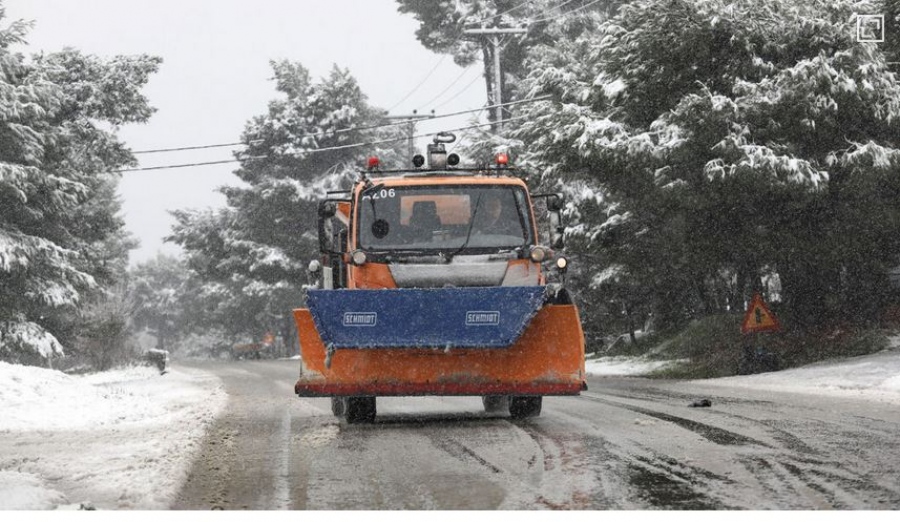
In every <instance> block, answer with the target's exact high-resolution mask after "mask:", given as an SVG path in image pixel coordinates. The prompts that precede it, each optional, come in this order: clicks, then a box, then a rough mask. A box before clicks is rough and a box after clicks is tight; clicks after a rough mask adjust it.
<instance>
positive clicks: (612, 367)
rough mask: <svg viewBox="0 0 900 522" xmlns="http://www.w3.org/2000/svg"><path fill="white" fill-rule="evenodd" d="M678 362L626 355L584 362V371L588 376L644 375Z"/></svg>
mask: <svg viewBox="0 0 900 522" xmlns="http://www.w3.org/2000/svg"><path fill="white" fill-rule="evenodd" d="M677 362H678V361H658V360H650V359H646V358H643V357H629V356H626V355H621V356H613V357H599V358H597V359H588V360H587V361H585V363H584V366H585V371H587V373H588V375H606V376H615V375H634V376H639V375H645V374H648V373H650V372H652V371H654V370H658V369H660V368H663V367H666V366H669V365H671V364H676V363H677Z"/></svg>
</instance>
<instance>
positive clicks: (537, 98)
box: [132, 95, 550, 155]
mask: <svg viewBox="0 0 900 522" xmlns="http://www.w3.org/2000/svg"><path fill="white" fill-rule="evenodd" d="M549 97H550V96H549V95H546V96H537V97H534V98H526V99H524V100H516V101H511V102H506V103H501V104H497V105H488V106H485V107H481V108H478V109H467V110H464V111H456V112H450V113H447V114H438V115H435V116H431V117H430V118H431V119H439V118H450V117H453V116H460V115H462V114H469V113H472V112H480V111H482V110H484V109H494V108H497V107H505V106H508V105H518V104H522V103H531V102H535V101H540V100H545V99H547V98H549ZM406 123H407V122H406V121H398V122H394V123H379V124H376V125H363V126H361V127H348V128H346V129H337V130H335V131H332V132H331V134H343V133H346V132H352V131H361V130H371V129H380V128H386V127H397V126H400V125H406ZM327 134H328V132H325V131H323V132H316V133H310V134H304V135H302V136H298V138H299V139H302V138H316V137H320V136H324V135H327ZM262 141H263V140H250V142H249V143H251V144H252V143H261V142H262ZM245 145H247V144H246V143H240V142H238V143H218V144H213V145H194V146H189V147H173V148H166V149H152V150H138V151H134V152H132V154H135V155H137V154H153V153H158V152H175V151H185V150H199V149H214V148H222V147H236V146H245Z"/></svg>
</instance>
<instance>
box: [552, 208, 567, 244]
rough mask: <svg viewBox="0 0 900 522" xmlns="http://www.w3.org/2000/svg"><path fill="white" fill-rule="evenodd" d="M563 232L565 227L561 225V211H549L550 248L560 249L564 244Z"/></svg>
mask: <svg viewBox="0 0 900 522" xmlns="http://www.w3.org/2000/svg"><path fill="white" fill-rule="evenodd" d="M563 232H565V227H563V225H562V213H561V212H560V211H559V210H553V211H550V248H553V249H554V250H562V248H563V247H564V246H565V240H564V239H563Z"/></svg>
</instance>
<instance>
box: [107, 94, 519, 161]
mask: <svg viewBox="0 0 900 522" xmlns="http://www.w3.org/2000/svg"><path fill="white" fill-rule="evenodd" d="M484 109H487V107H485V108H484ZM484 109H479V110H484ZM526 117H527V116H515V117H512V118H507V119H505V120H501V121H491V122H487V123H477V124H474V125H468V126H466V127H457V128H455V129H446V130H445V131H444V132H458V131H464V130H468V129H475V128H478V127H487V126H488V125H498V124H504V123H509V122H512V121H518V120H522V119H525V118H526ZM431 135H432V133H428V134H417V135H415V136H412V137H413V138H414V139H415V138H427V137H428V136H431ZM408 139H409V136H403V137H401V138H387V139H383V140H375V141H367V142H362V143H350V144H347V145H336V146H334V147H324V148H321V149H310V150H307V151H304V152H303V153H301V155H304V156H305V155H307V154H318V153H320V152H329V151H335V150H346V149H355V148H358V147H369V146H372V145H383V144H386V143H396V142H398V141H406V140H408ZM265 158H268V156H250V157H248V158H243V159H233V160H221V161H203V162H198V163H181V164H177V165H159V166H155V167H138V168H133V169H122V170H116V171H113V172H115V173H120V174H125V173H128V172H142V171H147V170H163V169H179V168H185V167H200V166H205V165H221V164H224V163H238V162H240V161H244V160H246V159H265Z"/></svg>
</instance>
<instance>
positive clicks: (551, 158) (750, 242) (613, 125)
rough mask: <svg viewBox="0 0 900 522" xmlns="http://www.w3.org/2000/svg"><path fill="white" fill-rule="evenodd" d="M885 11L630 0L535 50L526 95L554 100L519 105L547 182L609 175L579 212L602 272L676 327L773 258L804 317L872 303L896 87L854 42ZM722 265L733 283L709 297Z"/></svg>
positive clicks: (889, 219)
mask: <svg viewBox="0 0 900 522" xmlns="http://www.w3.org/2000/svg"><path fill="white" fill-rule="evenodd" d="M878 9H879V5H878V4H877V3H874V2H871V3H869V2H851V1H843V0H842V1H835V2H829V3H822V2H795V1H789V0H766V1H763V2H751V1H727V2H726V1H724V0H704V1H700V2H695V1H686V0H636V1H634V2H631V3H629V4H626V5H624V6H622V7H621V8H620V9H619V11H618V14H617V15H616V16H615V17H613V18H612V19H610V20H609V21H607V22H605V23H604V24H603V25H602V26H601V27H600V29H599V30H598V31H595V32H594V31H591V32H584V33H582V35H581V36H580V37H579V38H576V39H573V40H571V41H569V42H565V43H564V44H563V45H556V46H543V47H540V46H539V47H536V48H535V49H534V50H533V52H532V53H531V55H530V61H529V62H528V67H527V68H528V69H529V70H531V71H532V73H531V75H530V76H529V78H528V85H529V92H530V94H533V95H536V94H550V95H552V96H553V99H552V100H548V101H546V102H540V103H535V104H532V105H529V106H528V107H527V109H525V110H527V111H528V112H527V123H526V124H524V125H523V126H522V129H521V131H520V132H519V133H518V134H517V137H518V138H519V139H521V140H523V142H524V143H526V144H527V147H526V149H527V150H528V151H530V152H531V154H532V156H531V158H530V160H531V161H533V162H535V163H536V164H538V165H540V166H541V167H542V170H543V172H544V173H545V174H546V175H547V177H548V180H549V181H551V182H552V181H553V180H556V179H563V178H564V177H565V176H573V177H577V178H579V179H583V180H585V181H586V182H587V183H590V184H593V185H594V186H595V187H597V188H599V189H601V192H600V194H601V195H602V196H603V197H602V199H603V202H602V203H601V204H600V205H599V207H598V205H597V204H596V203H595V202H594V199H595V196H596V194H597V192H596V191H591V192H590V193H589V194H588V196H587V197H582V198H580V199H578V202H579V203H581V204H580V205H578V206H577V207H575V206H573V208H572V209H571V212H572V213H573V215H575V216H576V217H580V218H583V219H581V223H580V224H579V225H578V226H576V227H574V228H573V230H572V232H573V234H575V235H577V236H580V239H581V240H583V241H584V248H586V249H587V251H588V252H590V253H593V254H594V255H596V256H599V257H600V258H603V259H604V261H605V262H604V263H602V264H601V266H599V267H598V271H605V270H608V269H609V268H610V267H612V266H619V267H620V270H619V271H618V273H619V274H620V275H621V276H622V277H625V278H627V279H628V280H630V281H631V284H637V285H639V286H641V287H649V288H652V289H653V295H652V297H651V298H650V301H651V302H650V304H651V305H652V307H653V309H654V311H657V312H659V313H660V314H661V315H662V316H663V318H664V319H668V320H669V322H670V324H671V323H674V322H678V321H680V320H682V319H683V318H684V317H685V316H691V315H697V314H701V313H704V312H708V311H711V310H713V309H715V308H717V307H718V308H719V309H729V308H731V309H734V308H736V307H739V306H742V304H743V297H744V295H745V294H746V292H747V291H749V290H750V289H751V288H753V287H758V286H759V280H760V279H761V277H762V276H763V275H765V274H766V273H770V272H776V273H777V274H778V275H779V276H780V279H781V283H782V285H783V298H784V301H785V302H784V305H785V307H786V310H788V311H789V313H791V314H792V316H793V318H794V319H796V320H797V321H798V322H801V323H806V324H812V323H816V322H820V321H822V320H824V319H827V317H828V315H827V312H829V311H832V312H833V311H835V310H836V309H838V308H841V309H843V311H846V312H848V313H849V314H855V313H856V312H860V311H863V312H866V313H863V314H861V315H860V317H862V316H866V315H868V316H871V314H872V313H874V312H875V311H876V310H875V309H873V308H871V307H868V308H862V309H860V308H859V307H856V306H855V305H860V306H863V305H864V304H865V303H864V301H865V299H866V298H865V296H869V298H870V299H869V301H870V302H872V301H874V302H876V303H877V299H871V298H872V292H873V291H876V290H877V289H878V288H879V287H882V288H883V287H884V286H886V285H883V284H881V283H882V282H883V278H884V274H885V272H886V270H885V269H886V267H887V266H888V265H889V264H890V263H896V261H897V255H898V253H900V248H898V244H897V239H896V238H897V227H896V224H897V223H898V220H897V219H898V214H897V209H896V205H895V204H894V203H891V201H893V198H894V197H895V194H896V189H897V186H898V180H897V173H898V167H900V164H898V160H900V155H898V153H900V150H898V146H900V138H898V137H900V133H898V131H900V128H898V116H900V112H898V111H900V86H898V82H897V78H896V76H895V75H894V74H893V73H892V72H890V70H889V66H888V64H887V63H886V62H887V61H888V60H886V57H885V54H884V53H883V52H882V50H881V49H880V48H879V47H878V46H877V45H875V44H865V43H859V42H857V41H856V39H855V17H854V13H858V12H878ZM564 174H565V175H564ZM574 195H575V196H576V198H578V196H579V195H578V194H574ZM584 201H587V202H588V203H587V204H584V203H583V202H584ZM863 201H866V202H867V203H865V204H864V203H862V202H863ZM592 206H593V211H592V213H591V215H587V214H588V213H587V212H582V210H590V209H591V208H592ZM598 211H599V212H598ZM576 242H577V241H576ZM723 270H724V271H725V273H726V276H725V277H724V278H723V276H722V274H723ZM614 280H615V279H609V278H606V279H604V280H603V282H607V283H608V282H610V281H614ZM723 280H724V281H729V282H730V283H729V284H731V285H733V288H732V289H731V290H733V291H734V292H736V294H737V295H731V296H728V298H727V299H724V298H723V299H718V298H717V297H716V295H718V294H723V293H725V294H727V293H728V290H729V289H728V288H726V287H727V286H728V285H724V286H723V285H722V284H721V281H723ZM717 281H718V282H719V283H717ZM876 296H877V292H876ZM717 303H718V304H717ZM851 303H852V305H851ZM849 306H853V308H848V307H849Z"/></svg>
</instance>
